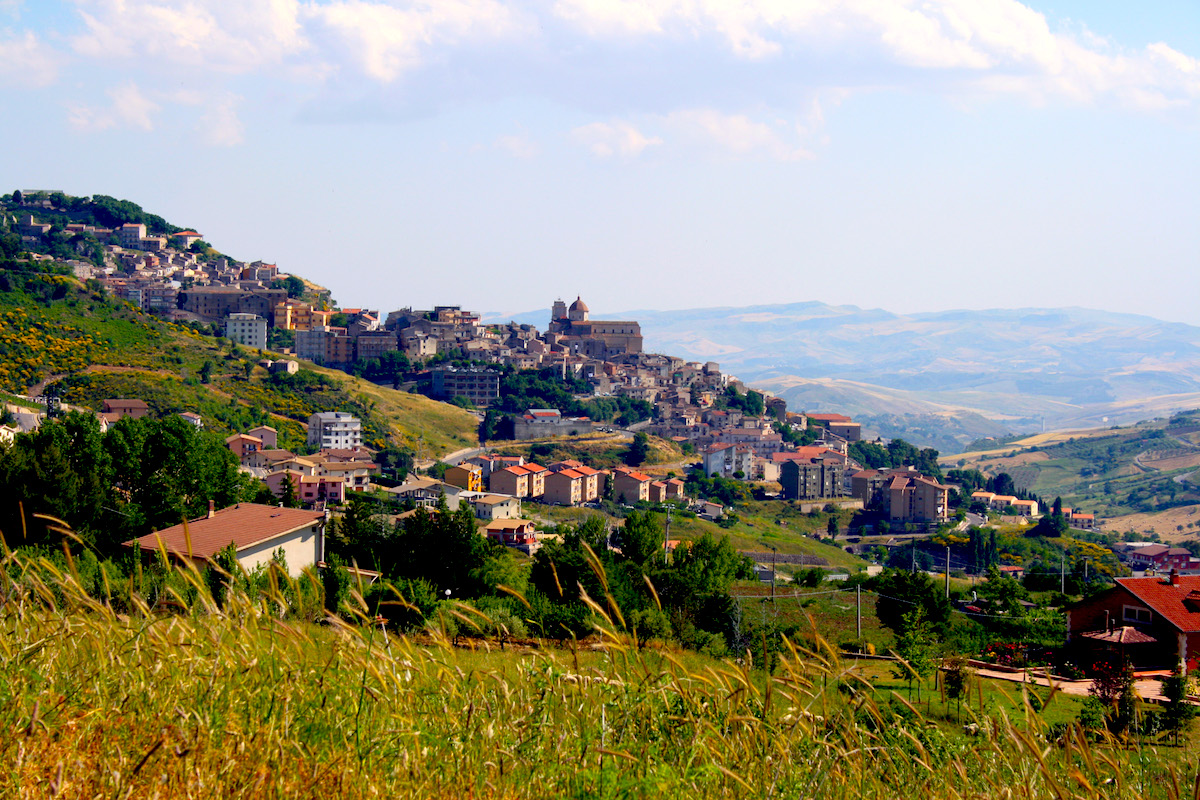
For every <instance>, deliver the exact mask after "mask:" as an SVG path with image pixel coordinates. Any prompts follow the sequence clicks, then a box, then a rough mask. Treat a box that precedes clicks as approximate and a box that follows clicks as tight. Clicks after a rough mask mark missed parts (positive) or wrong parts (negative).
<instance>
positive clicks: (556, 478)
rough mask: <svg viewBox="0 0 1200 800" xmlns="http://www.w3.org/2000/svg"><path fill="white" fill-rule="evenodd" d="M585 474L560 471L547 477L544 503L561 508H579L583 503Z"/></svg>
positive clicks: (571, 470) (567, 470) (568, 470)
mask: <svg viewBox="0 0 1200 800" xmlns="http://www.w3.org/2000/svg"><path fill="white" fill-rule="evenodd" d="M583 482H584V476H583V473H581V472H577V471H575V470H573V469H564V470H559V471H558V472H551V473H549V474H548V475H546V493H545V495H544V496H543V498H542V499H543V501H544V502H546V503H552V504H554V505H559V506H577V505H579V504H580V503H582V502H583Z"/></svg>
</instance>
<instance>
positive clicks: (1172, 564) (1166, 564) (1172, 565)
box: [1128, 544, 1192, 572]
mask: <svg viewBox="0 0 1200 800" xmlns="http://www.w3.org/2000/svg"><path fill="white" fill-rule="evenodd" d="M1128 559H1129V566H1130V567H1131V568H1132V569H1136V570H1148V569H1153V570H1158V571H1161V572H1169V571H1170V570H1172V569H1179V570H1183V569H1187V568H1188V567H1190V566H1191V560H1192V553H1191V551H1190V550H1187V549H1185V548H1183V547H1170V546H1168V545H1165V544H1151V545H1146V546H1145V547H1136V548H1134V549H1132V550H1130V551H1129V556H1128Z"/></svg>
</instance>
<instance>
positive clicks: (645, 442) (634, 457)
mask: <svg viewBox="0 0 1200 800" xmlns="http://www.w3.org/2000/svg"><path fill="white" fill-rule="evenodd" d="M649 457H650V437H649V436H647V435H646V434H644V433H641V432H639V433H635V434H634V435H633V441H632V442H631V443H630V444H629V451H628V452H627V453H626V454H625V463H626V464H628V465H629V466H631V467H640V466H641V465H642V464H645V463H646V460H647V459H648V458H649Z"/></svg>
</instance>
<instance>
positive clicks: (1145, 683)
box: [975, 669, 1166, 703]
mask: <svg viewBox="0 0 1200 800" xmlns="http://www.w3.org/2000/svg"><path fill="white" fill-rule="evenodd" d="M975 674H976V675H978V676H979V677H980V678H986V679H988V680H993V681H1008V682H1009V683H1026V684H1030V685H1034V686H1051V685H1053V686H1054V687H1055V688H1056V689H1057V690H1058V691H1060V692H1062V693H1063V694H1069V695H1075V696H1078V697H1087V695H1088V693H1089V692H1090V690H1091V688H1092V682H1091V681H1090V680H1089V681H1053V682H1051V681H1050V680H1049V679H1048V678H1045V677H1042V676H1041V675H1030V674H1027V673H1025V672H1008V671H1006V670H998V669H980V670H976V672H975ZM1133 691H1134V693H1136V694H1137V696H1138V697H1140V698H1141V699H1143V700H1146V701H1149V702H1151V703H1164V702H1166V698H1165V697H1164V696H1163V693H1162V676H1160V675H1158V674H1156V673H1145V674H1143V675H1142V677H1140V678H1137V679H1136V680H1134V682H1133Z"/></svg>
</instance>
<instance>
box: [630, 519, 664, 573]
mask: <svg viewBox="0 0 1200 800" xmlns="http://www.w3.org/2000/svg"><path fill="white" fill-rule="evenodd" d="M656 517H657V515H655V514H652V513H651V512H649V511H640V512H639V511H631V512H630V513H629V516H628V517H626V518H625V527H623V528H622V529H621V557H622V559H624V560H627V561H630V562H632V563H633V564H635V565H636V566H638V567H639V568H641V569H643V570H645V569H649V568H650V566H651V565H652V564H654V563H656V562H661V561H662V559H663V529H662V526H661V525H659V524H658V520H657V518H656Z"/></svg>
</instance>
